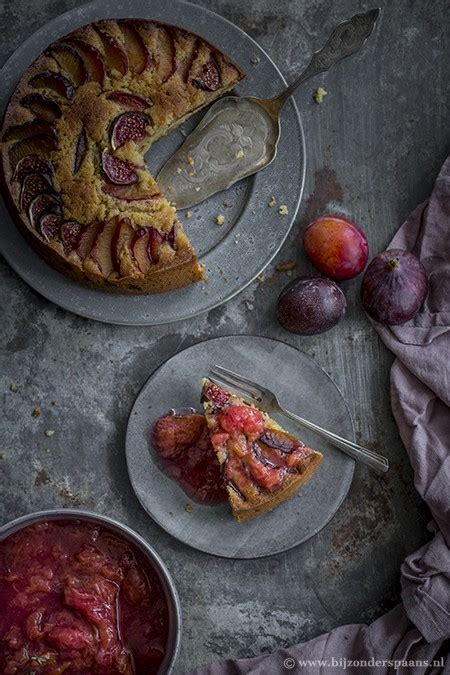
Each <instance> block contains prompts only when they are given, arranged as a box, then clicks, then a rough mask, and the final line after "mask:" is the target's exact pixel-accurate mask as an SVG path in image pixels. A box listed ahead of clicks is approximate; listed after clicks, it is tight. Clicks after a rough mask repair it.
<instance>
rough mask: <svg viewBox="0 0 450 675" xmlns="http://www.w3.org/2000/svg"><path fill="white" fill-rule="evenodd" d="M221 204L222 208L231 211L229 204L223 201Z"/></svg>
mask: <svg viewBox="0 0 450 675" xmlns="http://www.w3.org/2000/svg"><path fill="white" fill-rule="evenodd" d="M222 204H223V205H224V207H225V208H226V209H231V204H230V202H226V201H225V202H222Z"/></svg>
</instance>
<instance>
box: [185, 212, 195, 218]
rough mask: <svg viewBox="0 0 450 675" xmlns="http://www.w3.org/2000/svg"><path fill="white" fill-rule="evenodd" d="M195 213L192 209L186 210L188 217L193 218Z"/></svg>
mask: <svg viewBox="0 0 450 675" xmlns="http://www.w3.org/2000/svg"><path fill="white" fill-rule="evenodd" d="M193 215H194V214H193V212H192V211H186V218H192V216H193Z"/></svg>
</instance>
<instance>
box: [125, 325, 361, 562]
mask: <svg viewBox="0 0 450 675" xmlns="http://www.w3.org/2000/svg"><path fill="white" fill-rule="evenodd" d="M216 363H217V364H220V365H222V366H225V367H226V368H230V369H231V370H234V371H236V372H239V373H242V375H244V376H245V375H246V376H247V377H251V378H252V379H253V380H255V381H257V382H260V383H261V384H262V385H263V386H270V387H271V388H272V389H273V390H274V391H276V392H277V394H279V395H280V400H281V401H283V402H284V403H285V404H286V405H287V406H288V407H289V408H290V409H291V410H293V411H296V412H298V413H299V414H301V415H302V416H303V417H306V418H307V419H309V420H311V421H312V422H315V423H316V424H319V425H320V426H322V427H325V428H326V429H330V430H331V431H334V432H335V433H338V434H340V435H342V436H345V437H346V438H350V439H354V436H355V433H354V429H353V423H352V419H351V416H350V413H349V410H348V408H347V404H346V403H345V401H344V399H343V397H342V394H341V393H340V391H339V389H338V388H337V387H336V385H335V384H334V382H333V381H332V380H331V378H330V377H329V376H328V375H327V374H326V373H325V371H324V370H322V368H320V366H319V365H318V364H317V363H316V362H315V361H313V360H312V359H311V358H310V357H309V356H307V355H306V354H304V353H303V352H300V351H298V350H297V349H295V348H294V347H291V346H290V345H287V344H285V343H284V342H279V341H278V340H272V339H270V338H263V337H253V336H248V335H236V336H230V337H220V338H215V339H212V340H207V341H206V342H199V343H198V344H196V345H193V346H192V347H188V348H187V349H185V350H184V351H182V352H179V353H178V354H175V355H174V356H172V357H171V358H170V359H169V360H168V361H166V362H165V363H164V364H163V365H162V366H160V367H159V368H158V370H156V371H155V372H154V373H153V375H151V377H150V378H149V380H148V381H147V383H146V384H145V385H144V387H143V389H142V390H141V392H140V393H139V395H138V397H137V399H136V401H135V403H134V406H133V408H132V410H131V413H130V417H129V419H128V428H127V435H126V453H127V463H128V472H129V474H130V479H131V483H132V485H133V488H134V491H135V492H136V495H137V497H138V499H139V501H140V502H141V504H142V506H143V507H144V508H145V510H146V511H147V512H148V513H149V515H150V516H151V517H152V518H153V519H154V520H155V521H156V522H157V523H158V524H159V525H160V526H161V527H162V528H164V529H165V530H166V531H167V532H169V534H171V535H172V536H174V537H176V538H177V539H179V540H180V541H182V542H184V543H185V544H188V545H189V546H193V547H194V548H197V549H199V550H200V551H205V552H207V553H212V554H214V555H219V556H223V557H226V558H259V557H262V556H266V555H272V554H275V553H280V552H281V551H286V550H288V549H290V548H292V547H293V546H297V545H298V544H301V543H302V542H305V541H306V540H307V539H309V538H310V537H312V536H313V535H314V534H316V533H317V532H319V530H321V529H322V528H323V527H324V526H325V525H326V524H327V523H328V522H329V520H330V519H331V518H332V517H333V516H334V514H335V513H336V511H337V510H338V508H339V507H340V505H341V504H342V501H343V500H344V498H345V496H346V494H347V492H348V490H349V488H350V485H351V482H352V477H353V470H354V464H355V463H354V461H353V460H352V459H351V458H350V457H348V456H347V455H345V454H344V453H343V452H341V451H340V450H337V449H336V448H334V447H333V446H331V445H330V444H329V443H327V442H324V441H323V440H322V439H320V438H318V437H317V436H315V435H314V434H312V433H310V432H307V431H305V430H303V429H298V427H296V426H295V424H294V423H292V422H289V421H287V420H285V419H284V418H281V417H279V416H278V415H274V419H276V420H277V421H279V422H280V423H281V424H282V425H283V426H284V428H285V429H286V430H287V431H290V432H291V433H294V434H298V436H299V437H300V438H301V439H302V440H303V441H304V442H305V443H307V444H308V445H309V446H310V447H313V448H316V449H317V450H320V451H322V452H323V454H324V459H323V462H322V464H321V465H320V466H319V468H318V470H317V472H316V473H315V474H314V476H313V477H312V478H311V480H310V481H309V482H308V483H307V484H306V485H304V486H302V487H301V488H300V490H299V491H298V493H297V494H296V495H294V497H292V498H291V499H289V500H288V501H286V502H285V503H284V504H281V505H280V506H279V507H277V508H276V509H275V510H274V511H272V512H271V513H267V514H264V515H263V516H260V517H259V518H255V519H254V520H250V521H247V522H244V523H237V522H236V521H235V520H234V519H233V517H232V515H231V512H230V507H229V505H228V504H227V503H225V504H220V505H217V506H209V505H204V504H198V503H195V502H193V501H192V499H190V498H189V497H188V496H187V495H186V493H185V492H184V491H183V490H182V489H181V487H180V486H179V484H178V483H177V482H175V481H174V480H172V479H171V478H169V477H168V476H167V475H166V474H164V473H163V472H162V471H161V470H160V468H159V466H158V463H157V461H155V459H154V456H153V454H152V453H151V452H150V450H149V438H148V437H149V431H150V429H151V427H152V425H153V423H154V422H155V421H156V420H157V419H158V418H159V417H161V416H162V415H164V414H165V413H167V412H168V411H169V410H170V409H171V408H175V409H180V408H187V407H193V408H197V409H198V410H200V392H201V384H200V379H201V378H202V377H204V376H206V375H207V374H208V371H209V368H210V367H211V366H213V365H214V364H216ZM187 503H191V504H192V507H193V508H192V510H190V509H189V510H188V511H186V508H185V507H186V504H187Z"/></svg>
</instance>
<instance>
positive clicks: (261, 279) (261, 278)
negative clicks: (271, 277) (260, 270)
mask: <svg viewBox="0 0 450 675" xmlns="http://www.w3.org/2000/svg"><path fill="white" fill-rule="evenodd" d="M265 280H266V277H265V276H264V274H258V276H257V277H256V281H257V282H258V284H263V283H264V282H265Z"/></svg>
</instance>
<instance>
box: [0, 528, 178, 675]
mask: <svg viewBox="0 0 450 675" xmlns="http://www.w3.org/2000/svg"><path fill="white" fill-rule="evenodd" d="M0 608H1V611H0V672H1V673H2V674H4V675H13V674H15V673H28V674H30V673H33V674H34V675H38V674H40V673H48V674H50V673H51V674H52V675H60V674H61V673H63V672H64V673H66V675H69V674H70V675H86V674H87V673H89V675H116V674H119V673H120V674H122V675H150V674H151V673H156V672H157V671H158V668H159V666H160V664H161V662H162V660H163V658H164V655H165V651H166V645H167V637H168V608H167V604H166V600H165V596H164V592H163V590H162V587H161V585H160V582H159V580H158V578H157V576H156V573H155V571H154V570H153V569H152V568H151V566H150V565H149V564H148V563H147V562H146V561H145V560H144V559H143V557H142V555H141V554H140V552H139V551H138V550H136V549H135V548H134V547H133V546H132V545H131V544H130V543H129V542H127V541H126V540H124V539H120V538H119V537H117V536H116V535H115V534H113V533H112V532H111V531H109V530H108V529H106V528H104V527H99V526H97V525H94V524H91V523H88V522H83V521H80V520H74V521H72V520H58V521H48V522H43V523H36V524H34V525H30V526H29V527H26V528H24V529H22V530H20V531H18V532H16V533H15V534H12V535H10V536H9V537H7V538H6V539H5V540H4V541H3V542H1V543H0Z"/></svg>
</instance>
